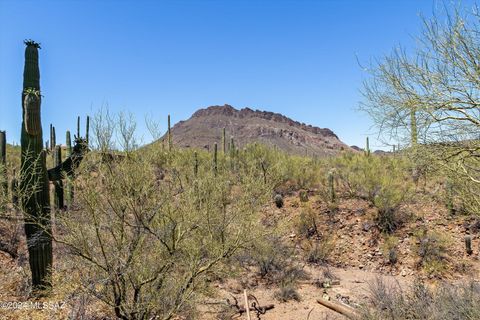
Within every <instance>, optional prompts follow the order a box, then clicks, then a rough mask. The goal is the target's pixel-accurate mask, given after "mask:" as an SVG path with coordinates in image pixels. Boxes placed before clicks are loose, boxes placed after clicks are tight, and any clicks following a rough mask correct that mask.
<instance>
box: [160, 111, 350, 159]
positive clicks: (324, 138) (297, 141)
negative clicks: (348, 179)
mask: <svg viewBox="0 0 480 320" xmlns="http://www.w3.org/2000/svg"><path fill="white" fill-rule="evenodd" d="M223 128H225V130H226V136H227V141H230V138H231V137H234V142H235V145H236V146H242V145H245V144H248V143H251V142H260V143H264V144H267V145H275V146H277V147H279V148H280V149H283V150H285V151H287V152H289V153H292V154H301V155H304V154H306V153H307V154H308V155H319V156H325V155H334V154H336V153H338V152H340V151H341V150H347V149H351V148H350V147H349V146H347V145H346V144H344V143H343V142H342V141H340V139H339V138H338V137H337V136H336V135H335V133H333V132H332V131H331V130H330V129H324V128H318V127H314V126H312V125H306V124H304V123H300V122H298V121H294V120H292V119H290V118H287V117H286V116H284V115H281V114H279V113H273V112H268V111H259V110H252V109H250V108H244V109H241V110H237V109H235V108H234V107H232V106H230V105H224V106H211V107H208V108H206V109H200V110H198V111H197V112H195V113H194V114H193V115H192V116H191V118H190V119H188V120H186V121H180V122H178V123H177V124H175V126H173V128H172V137H173V143H174V145H175V146H180V147H187V148H188V147H195V148H206V149H209V148H211V146H213V144H214V143H215V142H217V143H218V144H219V148H221V143H222V130H223ZM162 139H166V136H164V137H162Z"/></svg>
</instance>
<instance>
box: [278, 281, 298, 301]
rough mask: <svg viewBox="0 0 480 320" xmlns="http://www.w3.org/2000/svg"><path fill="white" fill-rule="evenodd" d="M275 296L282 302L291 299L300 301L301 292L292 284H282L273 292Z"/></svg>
mask: <svg viewBox="0 0 480 320" xmlns="http://www.w3.org/2000/svg"><path fill="white" fill-rule="evenodd" d="M273 297H274V298H275V299H277V300H278V301H280V302H288V301H290V300H294V301H300V294H299V293H298V292H297V290H296V289H295V287H294V286H293V285H291V284H288V285H283V286H280V288H279V289H278V290H276V291H275V293H274V294H273Z"/></svg>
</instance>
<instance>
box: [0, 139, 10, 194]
mask: <svg viewBox="0 0 480 320" xmlns="http://www.w3.org/2000/svg"><path fill="white" fill-rule="evenodd" d="M0 170H1V172H0V175H2V176H3V179H4V180H3V183H2V185H3V186H2V187H3V189H4V192H5V194H7V192H8V181H7V134H6V133H5V131H0Z"/></svg>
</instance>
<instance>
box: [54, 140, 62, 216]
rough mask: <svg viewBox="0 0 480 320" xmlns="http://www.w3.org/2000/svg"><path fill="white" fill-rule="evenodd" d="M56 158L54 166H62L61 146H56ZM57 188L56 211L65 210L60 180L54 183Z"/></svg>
mask: <svg viewBox="0 0 480 320" xmlns="http://www.w3.org/2000/svg"><path fill="white" fill-rule="evenodd" d="M53 157H54V165H55V166H59V165H61V164H62V148H61V147H60V146H55V152H54V154H53ZM54 186H55V201H54V203H55V209H57V210H59V209H63V207H64V201H63V181H62V180H58V181H54Z"/></svg>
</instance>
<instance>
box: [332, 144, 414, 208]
mask: <svg viewBox="0 0 480 320" xmlns="http://www.w3.org/2000/svg"><path fill="white" fill-rule="evenodd" d="M333 165H334V166H335V168H336V173H337V175H338V178H339V182H340V183H341V185H342V189H343V190H344V191H345V192H347V194H348V195H350V196H351V197H358V198H363V199H366V200H368V201H369V202H370V203H372V204H375V197H376V196H377V195H379V194H381V193H382V192H385V190H387V189H397V190H398V192H402V193H403V194H407V193H408V192H409V191H410V190H411V188H412V184H411V181H410V180H411V179H410V176H409V171H408V161H407V160H406V159H405V158H402V157H389V156H369V157H366V156H364V155H362V154H353V153H344V154H342V155H341V156H339V157H337V158H336V159H334V161H333Z"/></svg>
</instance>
